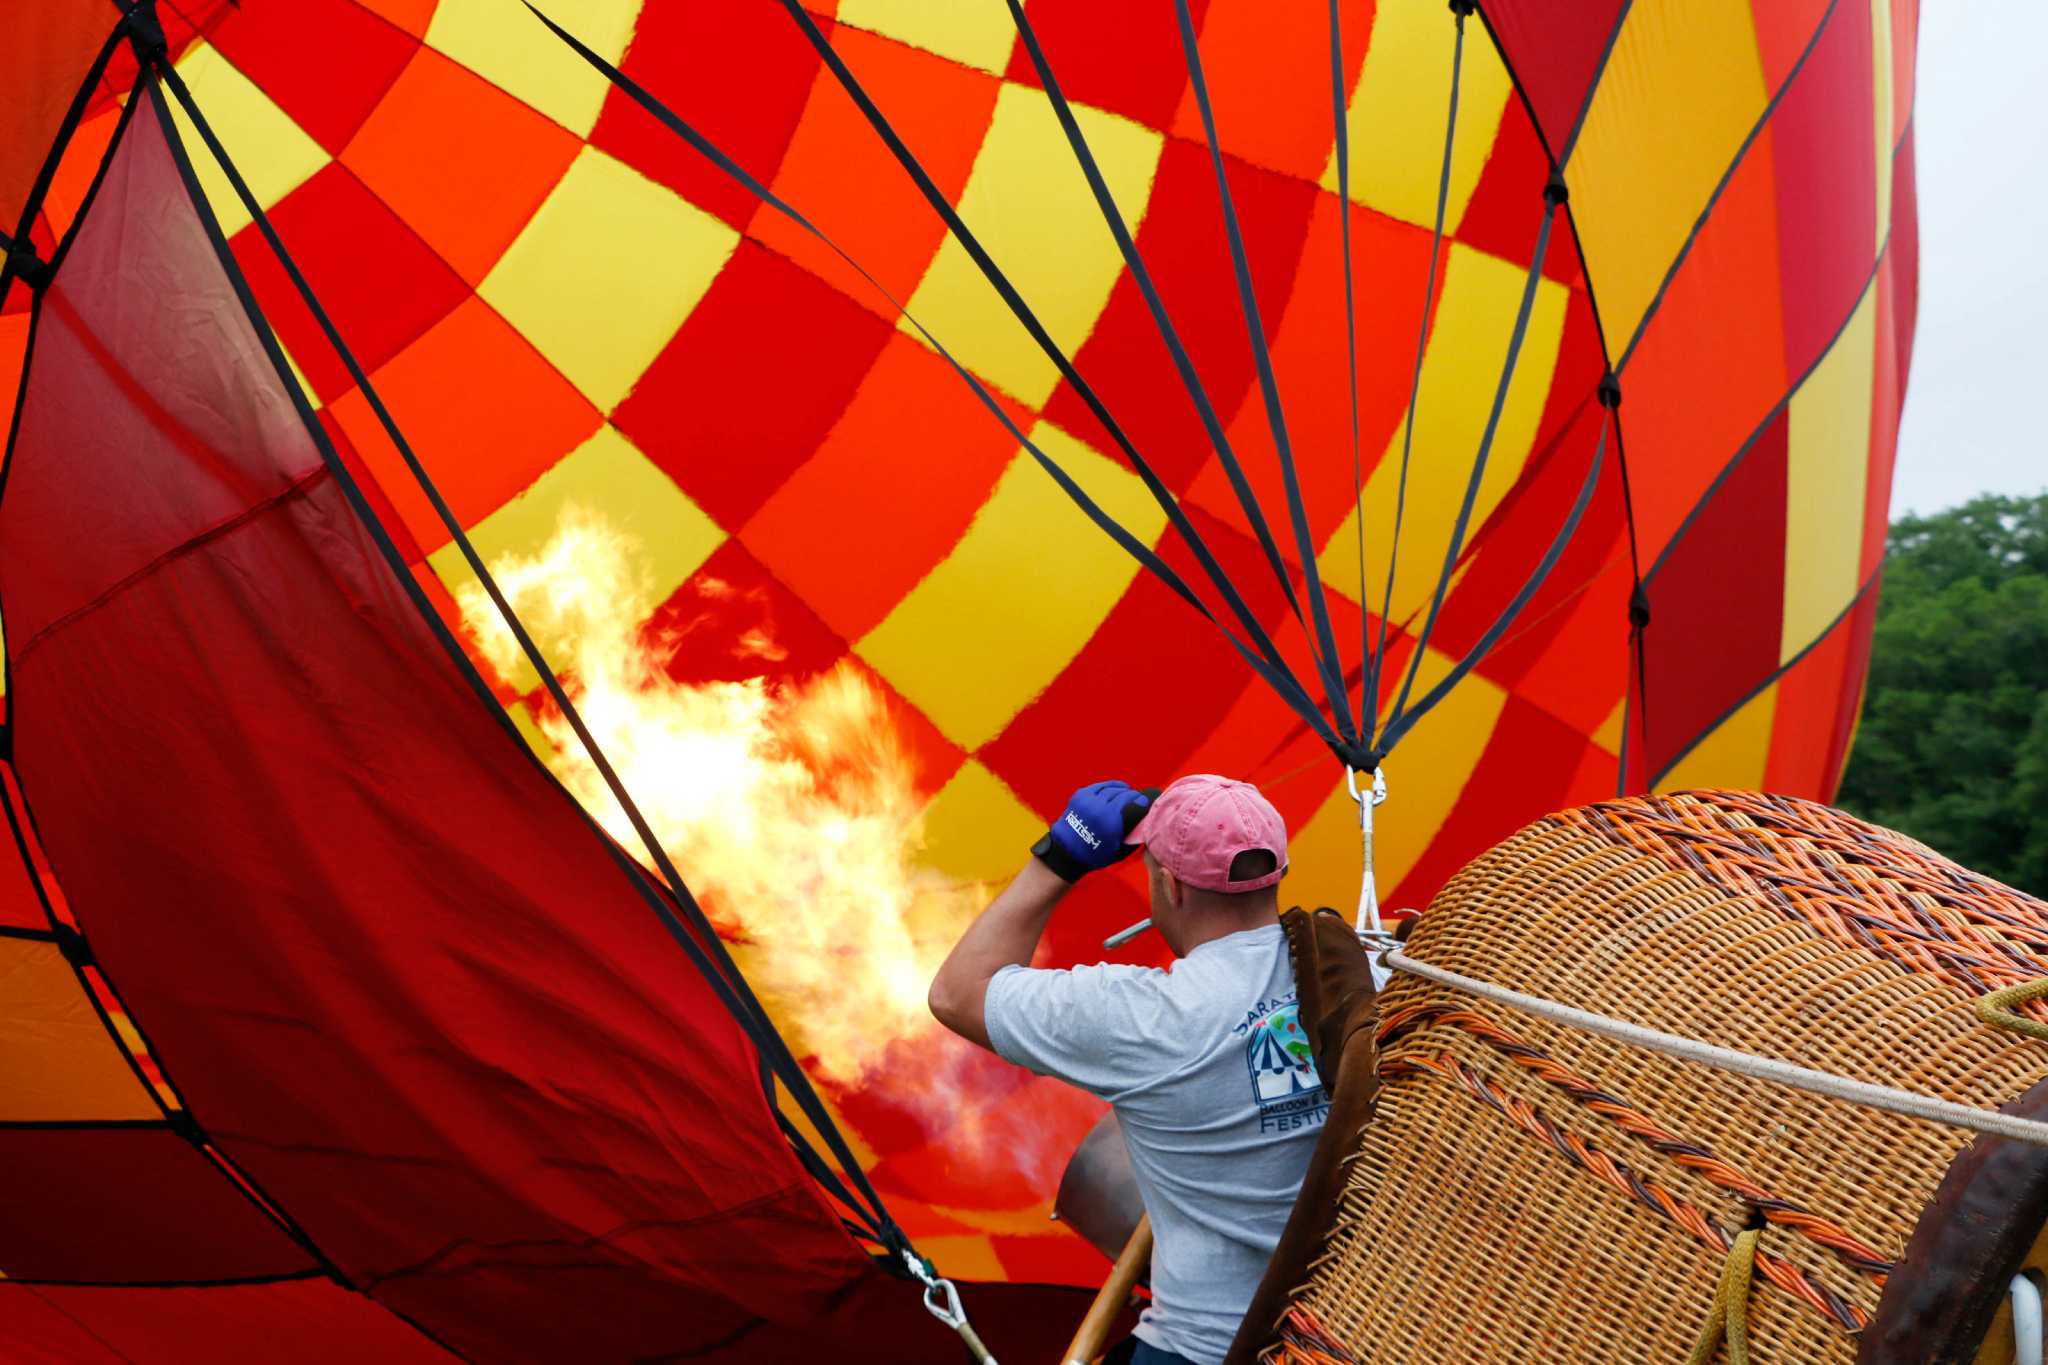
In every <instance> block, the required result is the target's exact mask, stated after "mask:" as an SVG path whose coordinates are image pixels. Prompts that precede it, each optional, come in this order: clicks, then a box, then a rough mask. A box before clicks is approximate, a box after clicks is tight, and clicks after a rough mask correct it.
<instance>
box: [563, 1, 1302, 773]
mask: <svg viewBox="0 0 2048 1365" xmlns="http://www.w3.org/2000/svg"><path fill="white" fill-rule="evenodd" d="M781 3H782V7H783V9H784V11H785V12H786V13H787V14H789V16H790V17H791V19H792V21H793V22H794V23H795V24H796V26H797V27H798V28H799V29H800V30H801V31H802V33H803V35H804V38H805V40H806V41H807V42H809V43H810V44H811V46H812V48H813V49H814V50H815V51H816V52H817V53H818V55H819V57H820V58H821V59H822V60H823V61H824V63H825V65H826V68H827V69H828V70H829V71H831V72H832V74H833V77H834V79H836V80H837V81H838V82H839V84H840V87H841V88H842V89H843V90H845V91H846V93H847V95H848V97H849V98H850V99H852V100H853V102H854V104H855V106H856V107H858V108H859V109H860V111H861V113H862V116H863V117H864V118H866V119H867V122H868V126H869V127H871V128H872V129H874V131H875V134H876V136H878V137H879V138H881V139H882V142H883V144H884V145H885V146H887V147H888V149H889V151H890V154H891V155H892V156H894V157H895V159H896V162H897V164H898V165H899V166H901V167H902V168H903V170H904V172H905V173H906V174H908V175H909V176H910V178H911V180H912V181H913V182H914V183H915V184H916V186H917V188H918V190H919V192H920V193H921V194H922V195H923V196H924V199H925V202H926V203H927V204H929V205H930V206H931V208H932V210H933V212H934V213H936V214H937V215H938V216H939V218H940V220H941V221H942V222H944V223H945V224H946V227H947V229H948V231H949V232H951V233H952V235H953V238H954V240H955V241H957V242H959V243H960V245H961V247H962V249H964V250H965V251H966V252H967V254H968V256H969V258H970V259H972V260H973V261H974V263H975V265H976V267H977V268H978V269H979V270H980V271H981V272H982V276H983V278H985V279H986V280H987V281H988V282H989V284H990V286H991V287H992V288H994V289H995V291H996V293H997V294H998V296H1000V297H1001V298H1002V300H1003V302H1004V303H1005V304H1006V305H1007V306H1008V307H1009V309H1010V311H1011V313H1012V315H1013V316H1015V317H1016V318H1017V320H1018V322H1019V323H1020V324H1022V325H1023V327H1024V329H1025V331H1026V332H1028V333H1029V334H1030V335H1031V337H1032V340H1033V341H1034V342H1036V343H1037V344H1038V346H1039V349H1040V350H1041V351H1043V352H1044V353H1045V355H1046V357H1047V358H1048V359H1050V360H1051V361H1052V362H1053V364H1054V366H1055V367H1056V368H1058V369H1059V371H1060V373H1061V375H1062V376H1063V377H1064V378H1065V379H1066V380H1067V382H1068V383H1069V384H1070V385H1072V386H1073V389H1074V392H1075V395H1076V396H1077V397H1079V398H1080V399H1081V400H1082V402H1083V403H1084V404H1085V405H1086V406H1087V407H1088V410H1089V412H1090V413H1091V414H1093V415H1094V417H1095V418H1096V420H1097V421H1099V422H1100V423H1101V424H1102V426H1103V430H1104V431H1106V432H1107V433H1108V434H1109V436H1110V438H1111V439H1112V440H1113V441H1115V442H1116V445H1117V448H1118V449H1119V450H1121V451H1122V452H1123V453H1124V456H1125V458H1126V459H1127V460H1129V461H1130V464H1131V467H1132V469H1133V471H1135V472H1136V473H1137V475H1138V477H1139V478H1140V479H1141V480H1142V481H1143V482H1144V484H1145V487H1146V489H1147V491H1148V492H1150V493H1151V495H1152V497H1153V500H1154V501H1156V502H1157V503H1158V504H1159V506H1160V509H1161V510H1162V511H1164V512H1165V513H1166V515H1167V518H1168V520H1169V521H1171V522H1172V523H1173V527H1174V530H1175V531H1176V532H1178V533H1179V534H1180V537H1181V539H1182V540H1183V541H1184V542H1185V543H1186V544H1187V546H1188V549H1189V550H1190V552H1192V553H1193V554H1194V556H1195V558H1196V560H1197V561H1198V562H1200V563H1201V565H1202V567H1203V569H1204V571H1205V572H1206V573H1207V574H1208V576H1209V579H1210V581H1211V582H1212V583H1213V584H1214V586H1215V588H1216V590H1217V593H1218V594H1219V595H1220V596H1221V597H1222V598H1223V599H1224V601H1225V603H1226V604H1228V605H1229V607H1230V609H1231V610H1232V612H1233V613H1234V614H1235V615H1236V616H1237V618H1238V620H1239V622H1240V624H1241V625H1242V626H1243V627H1244V630H1245V632H1246V634H1247V635H1248V636H1250V637H1251V639H1252V640H1253V641H1254V642H1255V643H1256V644H1257V645H1258V646H1259V651H1260V653H1261V654H1262V655H1263V656H1264V659H1265V663H1266V666H1267V668H1268V669H1270V674H1268V673H1266V672H1262V673H1261V676H1266V677H1267V678H1268V681H1269V682H1271V683H1272V685H1273V686H1275V687H1276V688H1277V689H1278V690H1279V691H1280V693H1281V696H1282V698H1283V699H1285V700H1287V702H1288V704H1289V705H1290V706H1292V707H1294V709H1295V710H1296V711H1298V712H1301V713H1302V714H1303V715H1304V717H1305V718H1310V719H1311V721H1312V724H1313V725H1314V727H1315V729H1316V732H1317V733H1318V734H1319V735H1320V736H1322V737H1323V739H1324V741H1325V742H1326V743H1328V744H1329V745H1330V746H1331V747H1332V748H1333V749H1338V748H1341V745H1342V741H1341V740H1340V739H1339V738H1338V737H1337V733H1336V731H1335V730H1334V729H1333V728H1332V727H1331V725H1330V724H1329V722H1328V721H1326V720H1325V719H1324V718H1323V717H1322V715H1321V713H1320V712H1319V711H1318V710H1317V709H1316V706H1315V703H1314V702H1313V701H1310V700H1309V699H1308V695H1307V693H1306V692H1305V691H1304V690H1303V689H1302V687H1301V685H1300V684H1299V683H1298V682H1296V681H1295V679H1294V677H1293V674H1292V672H1291V671H1290V670H1289V669H1288V668H1287V666H1286V664H1285V663H1284V662H1283V661H1282V660H1281V658H1280V656H1279V654H1278V652H1277V650H1276V649H1275V647H1274V645H1273V643H1272V640H1271V639H1270V637H1269V636H1268V635H1267V633H1266V631H1265V628H1264V627H1263V626H1262V625H1260V624H1259V621H1258V619H1257V617H1256V616H1255V615H1254V614H1253V613H1252V612H1251V610H1250V608H1249V607H1247V606H1246V605H1245V603H1244V600H1243V598H1242V596H1241V595H1240V594H1239V593H1238V591H1237V588H1236V586H1235V585H1234V584H1233V583H1232V582H1231V581H1230V577H1229V575H1228V574H1226V573H1224V572H1223V569H1222V566H1221V565H1219V564H1218V563H1217V562H1216V559H1215V556H1214V555H1213V554H1212V553H1211V552H1210V550H1209V547H1208V544H1207V542H1205V541H1204V540H1203V539H1202V537H1201V534H1200V533H1199V532H1198V531H1196V530H1195V528H1194V525H1193V523H1191V522H1190V521H1188V519H1187V516H1186V514H1185V513H1184V512H1183V511H1182V510H1181V508H1180V503H1179V501H1178V500H1177V499H1176V498H1174V496H1173V494H1172V493H1171V492H1170V491H1169V490H1168V489H1167V488H1166V485H1165V484H1164V483H1163V482H1161V480H1160V479H1159V477H1158V475H1157V474H1156V473H1155V472H1154V471H1153V469H1152V467H1151V466H1150V465H1149V464H1148V463H1147V462H1146V461H1145V459H1144V457H1143V456H1142V455H1141V454H1139V452H1138V450H1137V447H1136V446H1135V445H1134V444H1132V442H1131V440H1130V438H1129V436H1128V435H1126V434H1125V433H1124V431H1123V428H1122V427H1121V426H1120V425H1118V423H1117V422H1116V419H1115V418H1114V417H1113V416H1111V414H1110V412H1109V409H1108V407H1107V406H1106V405H1104V404H1103V402H1102V400H1101V398H1100V396H1099V395H1097V394H1096V392H1095V390H1094V388H1093V387H1092V386H1090V385H1089V384H1088V382H1087V380H1086V379H1084V378H1083V377H1082V375H1081V374H1080V372H1079V371H1078V370H1077V369H1075V367H1074V364H1073V362H1072V361H1071V360H1070V359H1068V357H1067V356H1066V354H1065V352H1063V351H1062V350H1061V349H1060V347H1059V345H1058V343H1057V342H1055V341H1054V340H1053V339H1052V337H1051V335H1050V334H1049V333H1047V331H1046V330H1045V327H1044V325H1043V324H1042V323H1041V322H1040V321H1039V319H1038V316H1037V315H1036V314H1035V313H1033V312H1032V311H1031V307H1030V305H1029V304H1028V303H1026V302H1025V301H1024V298H1023V296H1022V295H1021V294H1019V293H1018V292H1017V289H1016V287H1015V285H1013V284H1012V283H1011V282H1010V280H1009V278H1008V277H1007V276H1005V275H1004V274H1003V273H1002V270H1001V268H1000V267H998V266H997V265H996V263H995V261H994V258H992V257H991V256H990V255H989V254H988V251H987V250H986V248H984V247H983V246H982V244H981V241H980V239H979V238H977V237H976V236H975V235H974V233H973V231H972V230H971V229H970V228H969V227H968V226H967V224H966V223H965V222H964V221H963V220H962V219H961V218H960V215H959V213H958V212H957V211H956V210H955V209H954V208H953V206H952V204H951V203H950V202H949V201H948V200H947V198H946V196H945V194H944V193H943V192H942V191H941V190H940V189H939V187H938V185H937V184H936V183H935V182H934V181H933V180H932V178H931V176H930V174H929V173H928V172H926V170H925V169H924V167H923V166H922V165H921V164H919V162H918V160H917V158H916V157H915V156H914V155H912V153H911V151H910V149H909V147H908V146H907V145H905V143H904V142H903V139H902V137H901V136H900V135H899V134H898V133H897V132H896V130H895V128H894V127H892V126H891V125H890V123H889V121H888V119H887V118H886V117H885V116H884V115H883V114H882V111H881V109H880V108H879V107H878V106H877V105H876V104H875V102H874V100H873V98H872V97H871V96H869V94H868V92H867V90H866V89H865V88H864V87H862V85H861V84H860V81H859V80H858V79H857V78H856V77H855V76H854V74H853V72H852V70H851V69H850V68H848V67H847V65H846V63H845V62H844V60H843V59H842V58H841V57H840V55H839V53H838V51H837V50H836V49H834V48H833V46H832V45H831V43H830V42H828V41H826V39H825V36H824V34H823V33H822V32H821V31H820V30H819V29H818V26H817V24H816V23H815V22H813V21H812V19H811V17H810V16H809V15H808V14H807V13H805V12H804V9H803V7H802V5H801V4H799V3H798V2H797V0H781ZM527 7H528V8H529V9H532V8H533V6H532V4H531V0H528V4H527ZM534 13H535V14H536V15H538V16H539V17H540V18H541V20H542V22H544V23H547V24H548V25H549V27H551V28H553V29H554V30H555V32H556V33H557V34H558V35H560V36H562V37H563V38H564V40H565V41H569V42H570V43H571V45H572V46H575V47H576V48H577V49H578V50H579V51H580V52H582V53H583V54H584V59H585V60H586V61H589V62H592V63H593V64H597V65H599V69H600V70H605V71H606V72H607V75H610V76H611V79H613V81H614V83H619V84H621V88H637V87H630V83H629V82H628V81H627V78H626V77H624V76H619V75H612V74H611V73H612V70H613V69H612V68H611V67H610V63H608V62H604V59H603V58H601V57H598V56H597V55H596V54H595V53H592V52H590V51H589V49H587V48H584V47H583V46H582V45H581V44H580V43H576V42H575V41H574V40H573V39H570V38H569V37H568V35H567V34H566V33H564V32H563V30H562V29H561V28H560V27H559V26H558V25H555V24H554V23H553V22H552V21H550V20H548V19H547V18H546V16H545V15H540V11H539V10H537V9H536V10H534ZM636 98H637V97H636ZM647 98H650V99H651V97H647ZM642 103H643V105H644V104H645V103H646V99H643V100H642ZM669 117H671V118H673V115H670V116H669ZM677 122H678V123H679V122H680V120H677ZM674 126H675V125H674V124H671V127H674ZM693 145H696V144H694V143H693ZM699 150H700V151H701V150H703V148H702V147H701V146H700V147H699ZM714 159H715V160H719V161H720V162H721V164H724V162H725V161H726V160H727V159H726V158H724V157H723V154H722V153H721V154H720V155H719V157H718V158H714ZM728 173H730V172H728ZM748 179H749V180H751V177H748ZM770 202H775V201H770ZM785 211H786V210H785ZM799 221H801V220H799ZM805 226H806V227H808V226H809V225H808V224H805ZM811 230H812V231H813V232H816V229H815V228H813V229H811ZM824 240H826V241H827V242H828V243H829V241H830V239H829V238H825V239H824ZM842 254H843V253H842ZM906 316H907V315H906ZM920 330H921V329H920ZM926 335H927V336H928V335H929V334H928V333H927V334H926ZM956 368H958V367H957V366H956ZM1062 487H1065V485H1064V484H1063V485H1062ZM1069 496H1071V493H1070V494H1069ZM1098 524H1099V523H1098ZM1105 529H1107V528H1106V527H1105ZM1112 534H1114V533H1112ZM1119 543H1123V542H1122V541H1121V540H1120V541H1119ZM1126 548H1129V547H1128V546H1127V547H1126ZM1146 563H1147V567H1151V563H1150V561H1146ZM1154 572H1155V573H1156V572H1158V570H1157V569H1154ZM1282 586H1283V589H1285V590H1287V591H1290V592H1291V590H1292V588H1291V584H1286V583H1283V585H1282ZM1198 610H1201V611H1202V612H1203V614H1204V615H1205V616H1208V617H1209V618H1210V619H1211V620H1214V619H1215V617H1214V616H1213V614H1212V613H1210V612H1208V610H1207V609H1206V608H1202V607H1198ZM1242 652H1243V651H1242V649H1240V653H1242ZM1275 677H1277V678H1278V679H1279V681H1274V678H1275ZM1283 684H1284V685H1283ZM1304 708H1306V709H1305V710H1304Z"/></svg>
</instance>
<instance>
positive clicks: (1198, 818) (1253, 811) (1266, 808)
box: [1124, 773, 1287, 892]
mask: <svg viewBox="0 0 2048 1365" xmlns="http://www.w3.org/2000/svg"><path fill="white" fill-rule="evenodd" d="M1124 842H1125V843H1127V844H1143V845H1144V846H1145V847H1146V848H1149V849H1151V850H1152V856H1153V857H1155V858H1157V859H1158V860H1159V865H1160V866H1161V867H1164V868H1165V869H1166V870H1167V871H1168V872H1171V873H1172V874H1173V875H1174V876H1175V877H1177V878H1179V879H1180V880H1181V881H1183V882H1186V883H1187V884H1188V885H1189V886H1199V887H1201V888H1202V889H1203V890H1205V891H1226V892H1238V891H1257V890H1260V889H1261V888H1263V887H1268V886H1271V885H1273V884H1274V883H1275V882H1278V881H1279V880H1280V878H1281V876H1282V874H1284V873H1285V872H1286V871H1287V822H1286V821H1284V820H1282V819H1281V818H1280V812H1279V811H1277V810H1274V809H1273V803H1272V802H1271V801H1268V800H1267V799H1266V798H1265V797H1264V796H1262V795H1260V794H1259V789H1258V788H1257V787H1254V786H1253V785H1252V784H1251V783H1249V782H1235V781H1232V780H1231V779H1230V778H1227V777H1217V776H1216V775H1215V774H1213V773H1194V774H1192V775H1190V776H1188V777H1183V778H1181V779H1180V780H1179V781H1177V782H1175V783H1174V784H1173V785H1172V786H1170V787H1168V788H1167V789H1166V790H1165V791H1163V792H1161V793H1159V796H1158V798H1157V799H1155V800H1154V801H1153V802H1152V808H1151V809H1150V810H1148V811H1146V812H1145V818H1144V819H1142V820H1140V821H1138V823H1137V826H1136V827H1135V828H1133V829H1132V830H1131V832H1130V834H1129V835H1127V836H1126V837H1125V839H1124ZM1255 848H1259V849H1264V850H1266V851H1267V852H1268V853H1271V854H1272V855H1273V859H1274V863H1275V866H1274V868H1273V870H1272V871H1271V872H1268V873H1267V874H1266V875H1265V876H1263V877H1248V878H1246V879H1245V880H1243V881H1232V880H1231V879H1230V863H1231V860H1232V859H1233V858H1235V857H1237V855H1238V854H1240V853H1244V852H1247V851H1248V850H1251V849H1255Z"/></svg>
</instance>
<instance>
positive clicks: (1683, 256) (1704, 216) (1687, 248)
mask: <svg viewBox="0 0 2048 1365" xmlns="http://www.w3.org/2000/svg"><path fill="white" fill-rule="evenodd" d="M1840 4H1841V0H1828V7H1827V9H1825V10H1824V11H1822V12H1821V16H1820V21H1819V22H1818V23H1816V24H1815V25H1814V27H1813V36H1812V37H1810V38H1808V39H1807V40H1806V46H1805V47H1804V48H1802V49H1800V52H1799V58H1798V60H1797V61H1795V62H1793V63H1792V68H1791V70H1789V71H1787V72H1786V73H1785V79H1784V80H1782V81H1780V82H1779V83H1778V88H1777V89H1776V90H1775V91H1773V92H1772V93H1771V98H1770V99H1769V101H1768V102H1766V103H1765V105H1764V108H1763V112H1762V113H1761V114H1758V115H1757V119H1756V122H1755V123H1753V124H1751V125H1750V129H1749V133H1748V135H1747V136H1745V137H1744V138H1743V139H1742V144H1741V145H1740V146H1738V147H1737V148H1736V149H1735V155H1734V156H1733V157H1731V158H1730V159H1729V162H1728V169H1726V170H1724V171H1722V172H1721V178H1720V180H1719V181H1717V182H1715V185H1714V189H1713V192H1712V193H1711V194H1709V195H1708V196H1707V202H1706V203H1705V204H1703V205H1701V206H1700V212H1699V217H1697V218H1695V219H1694V220H1693V225H1692V229H1691V231H1689V232H1687V233H1686V234H1685V241H1684V242H1683V243H1682V244H1681V245H1680V246H1679V248H1678V253H1677V254H1676V255H1674V256H1673V257H1672V258H1671V266H1670V268H1669V269H1667V270H1666V271H1665V272H1664V278H1663V279H1662V280H1661V281H1659V282H1658V285H1657V292H1656V293H1655V294H1652V295H1651V296H1650V302H1649V305H1648V306H1647V307H1645V308H1644V309H1643V315H1642V317H1641V318H1639V319H1637V321H1636V329H1635V331H1634V333H1633V334H1631V335H1630V337H1629V339H1628V345H1626V346H1624V347H1622V350H1621V359H1619V360H1617V361H1615V362H1614V374H1615V376H1616V377H1617V378H1618V377H1619V376H1620V375H1621V373H1622V371H1624V370H1626V369H1627V368H1628V363H1629V361H1630V360H1632V359H1634V358H1635V353H1636V347H1637V346H1639V345H1641V344H1642V340H1643V333H1644V332H1646V331H1648V330H1649V326H1650V319H1652V318H1654V317H1656V316H1657V312H1658V310H1659V309H1661V308H1662V307H1663V306H1664V296H1665V295H1666V294H1668V293H1669V292H1670V291H1671V285H1672V282H1673V281H1674V280H1676V279H1677V278H1678V272H1679V270H1680V269H1681V268H1683V267H1684V265H1685V263H1686V260H1687V259H1688V258H1689V257H1690V256H1691V255H1692V249H1693V247H1694V246H1695V245H1696V244H1697V243H1698V242H1699V239H1700V234H1701V233H1702V232H1704V231H1706V227H1707V220H1708V219H1709V218H1711V217H1713V216H1714V210H1715V209H1716V208H1718V207H1719V206H1720V203H1721V196H1722V195H1723V194H1725V193H1727V190H1728V186H1729V185H1730V184H1731V183H1732V182H1733V181H1734V179H1735V173H1736V171H1738V170H1740V169H1741V168H1742V164H1743V162H1744V161H1746V160H1748V158H1749V151H1750V148H1752V147H1754V146H1755V145H1756V141H1757V139H1758V138H1760V137H1762V136H1763V133H1764V129H1765V128H1767V127H1769V126H1770V123H1771V119H1772V118H1773V117H1774V116H1775V115H1776V114H1777V112H1778V107H1779V106H1780V105H1781V104H1783V103H1784V100H1785V96H1786V94H1787V92H1789V91H1790V90H1791V89H1792V83H1793V82H1794V81H1796V80H1798V79H1799V73H1800V72H1802V71H1804V70H1805V69H1806V60H1807V58H1809V57H1811V56H1812V55H1813V53H1814V50H1815V49H1816V48H1818V47H1819V46H1820V40H1821V39H1822V38H1823V37H1825V36H1826V35H1827V31H1828V24H1829V23H1830V22H1831V21H1833V19H1834V17H1835V10H1836V8H1837V7H1838V6H1839V5H1840Z"/></svg>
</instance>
